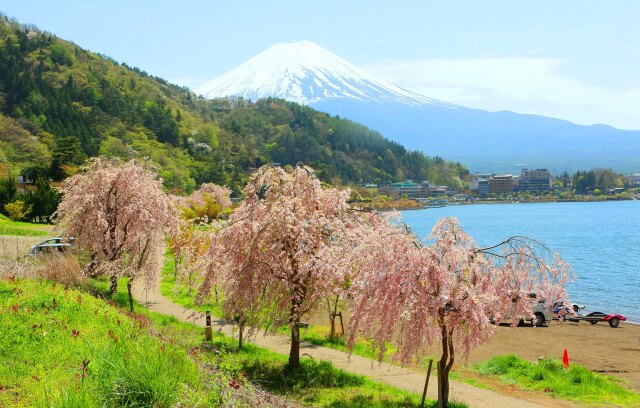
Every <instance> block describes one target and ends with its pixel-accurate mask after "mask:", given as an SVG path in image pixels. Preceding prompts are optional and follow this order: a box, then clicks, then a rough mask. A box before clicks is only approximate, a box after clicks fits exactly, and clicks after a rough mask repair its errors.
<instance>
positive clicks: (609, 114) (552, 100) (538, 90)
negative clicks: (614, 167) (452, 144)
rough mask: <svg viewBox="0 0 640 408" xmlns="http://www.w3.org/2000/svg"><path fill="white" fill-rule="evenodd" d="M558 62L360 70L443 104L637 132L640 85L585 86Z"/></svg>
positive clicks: (454, 62)
mask: <svg viewBox="0 0 640 408" xmlns="http://www.w3.org/2000/svg"><path fill="white" fill-rule="evenodd" d="M565 64H567V62H566V61H564V60H561V59H556V58H535V57H500V58H470V59H421V60H413V61H408V60H399V61H398V60H393V61H391V60H387V61H379V62H377V63H375V64H369V65H367V66H364V67H363V68H364V69H366V70H368V71H370V72H372V73H374V74H376V75H378V76H380V77H382V78H384V79H386V80H388V81H390V82H393V83H395V84H397V85H399V86H402V87H403V88H406V89H409V90H412V91H414V92H418V93H420V94H423V95H425V96H429V97H432V98H436V99H441V100H444V101H446V102H451V103H457V104H460V105H464V106H468V107H473V108H479V109H487V110H512V111H515V112H522V113H532V114H539V115H544V116H552V117H558V118H562V119H567V120H571V121H573V122H576V123H580V124H594V123H605V124H609V125H612V126H616V127H620V128H625V129H640V83H626V84H625V83H620V84H619V85H618V86H616V87H611V86H602V85H598V84H589V83H586V82H585V81H581V80H577V79H573V78H568V77H566V76H563V75H561V74H560V73H559V69H560V68H561V67H563V66H564V65H565Z"/></svg>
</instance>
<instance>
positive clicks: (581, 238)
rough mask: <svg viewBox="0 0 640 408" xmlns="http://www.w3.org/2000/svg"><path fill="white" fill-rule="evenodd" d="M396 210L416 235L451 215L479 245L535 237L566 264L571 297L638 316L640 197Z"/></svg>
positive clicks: (426, 232)
mask: <svg viewBox="0 0 640 408" xmlns="http://www.w3.org/2000/svg"><path fill="white" fill-rule="evenodd" d="M402 216H403V218H404V221H405V222H406V223H407V224H408V225H409V226H410V227H411V229H412V230H413V231H414V232H415V233H416V234H417V235H418V236H419V237H420V238H422V239H424V238H425V237H426V236H427V235H429V233H430V231H431V228H432V227H433V225H434V224H435V222H436V221H437V220H438V219H439V218H441V217H450V216H456V217H457V218H458V219H459V220H460V224H461V225H462V228H463V229H464V230H465V231H466V232H467V233H469V234H470V235H471V236H472V237H473V238H474V239H475V241H476V242H477V243H478V245H480V246H488V245H492V244H496V243H498V242H501V241H502V240H504V239H505V238H508V237H510V236H513V235H525V236H528V237H531V238H534V239H536V240H538V241H541V242H543V243H544V244H546V245H547V246H548V247H549V248H551V249H552V250H554V251H558V252H559V253H560V256H561V257H562V258H563V259H564V260H565V261H567V262H569V263H570V264H571V265H572V267H573V272H574V273H575V274H576V275H577V279H576V280H574V281H573V282H572V283H570V284H569V286H568V291H569V295H570V298H571V301H573V302H575V303H581V304H584V305H586V306H587V308H586V309H585V310H591V311H600V312H610V313H619V314H622V315H624V316H627V318H628V319H629V320H631V321H634V322H640V201H609V202H591V203H539V204H528V203H527V204H525V203H523V204H477V205H448V206H446V207H442V208H428V209H424V210H416V211H403V212H402Z"/></svg>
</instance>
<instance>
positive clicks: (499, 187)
mask: <svg viewBox="0 0 640 408" xmlns="http://www.w3.org/2000/svg"><path fill="white" fill-rule="evenodd" d="M489 192H490V193H491V194H500V193H511V192H513V175H511V174H503V175H499V176H493V177H491V178H490V179H489Z"/></svg>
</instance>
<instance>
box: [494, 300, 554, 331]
mask: <svg viewBox="0 0 640 408" xmlns="http://www.w3.org/2000/svg"><path fill="white" fill-rule="evenodd" d="M529 297H530V298H534V299H535V298H536V297H537V296H536V294H535V293H530V294H529ZM551 312H552V310H551V308H550V307H549V306H548V305H547V302H546V301H545V300H539V301H538V303H537V304H536V307H535V308H534V309H533V315H531V316H521V317H520V321H521V322H525V323H529V324H531V326H533V327H536V326H544V325H545V324H546V323H547V322H549V321H550V320H551ZM513 317H514V316H512V314H507V315H505V316H503V317H502V319H501V320H502V321H503V322H507V321H510V320H512V319H513ZM491 320H492V323H493V322H494V320H493V319H491Z"/></svg>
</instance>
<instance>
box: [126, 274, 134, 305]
mask: <svg viewBox="0 0 640 408" xmlns="http://www.w3.org/2000/svg"><path fill="white" fill-rule="evenodd" d="M132 280H133V278H129V281H128V282H127V292H129V309H130V311H131V313H133V294H132V293H131V281H132Z"/></svg>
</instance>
